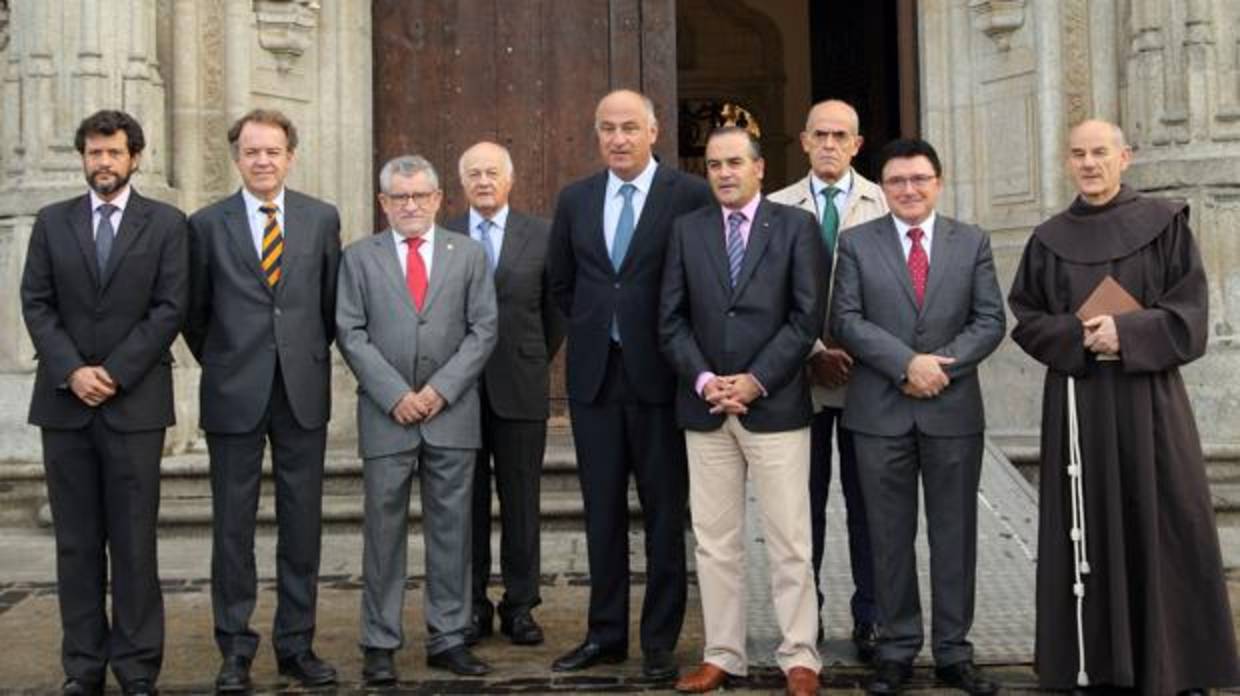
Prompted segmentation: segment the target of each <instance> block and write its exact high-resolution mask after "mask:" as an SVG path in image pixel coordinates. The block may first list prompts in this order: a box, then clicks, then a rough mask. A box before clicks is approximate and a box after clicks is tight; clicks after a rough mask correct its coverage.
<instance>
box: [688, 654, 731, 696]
mask: <svg viewBox="0 0 1240 696" xmlns="http://www.w3.org/2000/svg"><path fill="white" fill-rule="evenodd" d="M727 681H728V673H727V672H725V671H723V670H722V669H720V668H719V667H718V666H716V665H712V664H711V663H709V662H703V663H702V664H700V665H698V668H697V669H695V670H693V671H692V672H690V673H688V674H686V675H685V676H683V677H681V678H680V679H677V680H676V690H677V691H679V692H680V693H682V694H701V693H706V692H707V691H714V690H715V689H718V688H719V687H721V686H723V685H724V684H726V683H727Z"/></svg>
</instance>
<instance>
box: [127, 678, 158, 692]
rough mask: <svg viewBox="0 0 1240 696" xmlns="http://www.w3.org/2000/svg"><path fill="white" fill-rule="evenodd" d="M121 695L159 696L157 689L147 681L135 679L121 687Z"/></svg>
mask: <svg viewBox="0 0 1240 696" xmlns="http://www.w3.org/2000/svg"><path fill="white" fill-rule="evenodd" d="M121 693H123V694H125V696H159V689H156V688H155V684H154V683H153V682H151V681H150V680H149V679H135V680H133V681H131V682H129V683H128V684H122V685H121Z"/></svg>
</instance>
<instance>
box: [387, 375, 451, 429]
mask: <svg viewBox="0 0 1240 696" xmlns="http://www.w3.org/2000/svg"><path fill="white" fill-rule="evenodd" d="M443 407H444V400H443V397H442V396H440V395H439V392H437V391H435V389H434V387H432V386H431V385H429V384H428V385H426V386H424V387H422V388H421V389H419V390H418V391H416V392H415V391H410V392H408V393H407V394H405V395H404V396H402V397H401V399H400V401H397V402H396V406H394V407H393V408H392V420H394V421H396V422H397V423H400V424H401V425H412V424H414V423H422V422H424V421H428V420H430V419H432V418H434V417H435V416H436V415H438V414H439V412H440V411H441V410H443Z"/></svg>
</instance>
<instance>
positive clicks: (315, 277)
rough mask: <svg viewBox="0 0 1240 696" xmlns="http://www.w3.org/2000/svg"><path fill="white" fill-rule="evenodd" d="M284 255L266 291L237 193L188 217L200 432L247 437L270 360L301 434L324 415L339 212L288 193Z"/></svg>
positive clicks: (266, 388) (188, 332)
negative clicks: (277, 276)
mask: <svg viewBox="0 0 1240 696" xmlns="http://www.w3.org/2000/svg"><path fill="white" fill-rule="evenodd" d="M284 208H285V210H284V253H283V255H282V256H281V259H280V269H281V275H280V282H279V283H277V284H276V287H275V288H274V289H273V288H271V287H270V286H269V285H268V284H267V280H266V278H265V277H264V276H263V272H262V268H261V267H260V266H259V259H258V251H257V250H255V248H254V241H253V237H252V236H251V235H250V226H249V222H248V221H247V220H246V213H245V201H244V199H243V198H242V197H241V192H240V191H238V192H237V193H235V194H233V195H231V196H229V197H228V198H225V199H223V200H221V201H219V202H217V203H214V204H212V205H209V206H207V207H206V208H203V209H202V210H199V211H198V212H197V213H194V215H193V216H192V217H191V218H190V219H189V232H190V254H189V258H190V303H189V317H188V318H187V319H186V322H185V329H184V333H185V342H186V343H188V344H189V348H190V350H191V351H192V352H193V354H194V357H195V358H197V359H198V362H199V363H201V364H202V385H201V390H200V398H201V420H202V429H203V430H206V431H207V432H217V433H244V432H249V431H251V430H253V429H254V428H256V427H258V422H259V419H260V418H261V417H262V415H263V413H265V412H266V410H267V402H268V399H269V398H270V396H271V385H272V381H273V380H274V378H275V369H276V364H277V359H278V361H279V366H280V372H281V379H283V380H284V389H285V391H286V392H287V393H288V401H289V405H290V406H291V407H292V409H293V415H294V417H296V418H297V422H298V424H300V425H301V427H303V428H307V429H310V428H320V427H322V426H323V425H325V424H326V423H327V420H328V418H329V417H330V416H331V353H330V352H329V350H328V348H329V346H330V345H331V342H332V338H333V336H334V333H335V327H336V323H335V316H336V271H337V266H338V265H339V263H340V214H339V213H338V212H337V211H336V207H335V206H333V205H331V204H329V203H325V202H323V201H320V200H318V199H315V198H311V197H310V196H306V195H304V194H300V193H297V192H296V191H291V190H287V189H286V190H285V194H284Z"/></svg>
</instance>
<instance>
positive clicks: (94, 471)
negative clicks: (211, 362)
mask: <svg viewBox="0 0 1240 696" xmlns="http://www.w3.org/2000/svg"><path fill="white" fill-rule="evenodd" d="M42 436H43V467H44V471H45V475H46V477H47V495H48V500H49V502H50V504H51V509H52V522H53V525H54V527H55V533H56V587H57V592H58V597H59V600H60V625H61V629H62V631H63V637H62V639H61V664H62V665H63V667H64V670H65V675H66V676H69V677H75V678H77V679H81V680H83V681H86V682H95V683H102V682H103V680H104V678H105V677H106V674H105V670H106V669H107V666H108V663H109V662H111V664H112V672H113V674H115V675H116V679H117V681H119V682H120V683H121V684H122V685H124V684H128V683H130V682H132V681H134V680H136V679H149V680H150V681H151V683H154V682H155V680H156V679H157V678H158V676H159V669H160V666H161V664H162V663H163V652H164V599H163V594H162V592H161V591H160V588H159V573H158V570H157V568H158V566H157V558H156V541H155V538H156V532H155V528H156V524H157V523H158V518H159V460H160V456H161V455H162V453H163V448H164V430H162V429H161V430H149V431H142V432H118V431H116V430H112V429H111V428H109V427H108V426H107V425H106V424H105V423H104V421H103V418H101V417H98V416H96V417H95V418H94V419H92V421H91V423H90V425H88V426H87V427H85V428H82V429H79V430H51V429H47V428H45V429H43V431H42ZM109 562H110V566H111V581H112V621H111V625H109V622H108V614H107V611H106V606H107V591H108V578H109V572H108V571H109Z"/></svg>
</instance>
